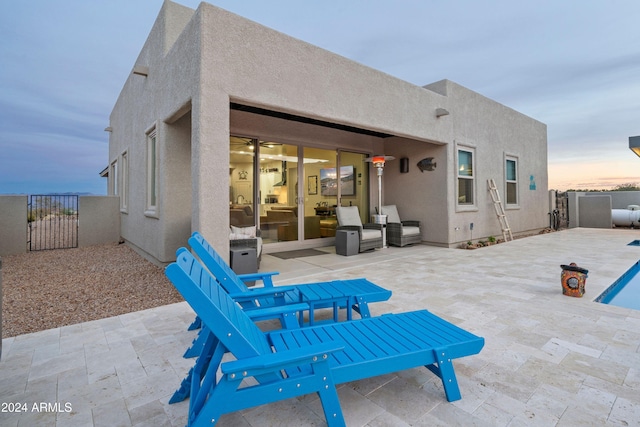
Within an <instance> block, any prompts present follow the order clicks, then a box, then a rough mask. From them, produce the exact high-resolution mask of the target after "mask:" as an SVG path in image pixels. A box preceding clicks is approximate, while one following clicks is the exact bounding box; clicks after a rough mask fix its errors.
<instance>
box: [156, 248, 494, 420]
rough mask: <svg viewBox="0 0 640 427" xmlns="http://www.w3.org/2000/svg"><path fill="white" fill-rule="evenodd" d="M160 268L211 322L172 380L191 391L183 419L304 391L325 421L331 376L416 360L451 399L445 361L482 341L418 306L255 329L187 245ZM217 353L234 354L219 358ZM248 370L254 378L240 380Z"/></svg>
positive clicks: (332, 400) (452, 380) (331, 399)
mask: <svg viewBox="0 0 640 427" xmlns="http://www.w3.org/2000/svg"><path fill="white" fill-rule="evenodd" d="M165 272H166V275H167V277H168V278H169V279H170V280H171V282H172V283H173V284H174V286H175V287H176V288H177V289H178V291H179V292H180V293H181V294H182V296H183V297H184V299H185V300H186V301H187V302H188V303H189V304H190V305H191V307H192V308H193V309H194V310H195V312H196V313H197V314H198V315H199V316H200V318H201V319H202V321H203V323H204V328H207V329H208V330H210V331H211V333H210V334H207V339H206V342H205V343H204V346H203V348H202V352H201V354H200V356H199V357H198V359H197V360H196V363H195V365H194V367H193V368H192V369H191V371H190V372H189V374H188V376H187V378H186V379H185V380H184V381H183V383H182V385H181V389H186V390H187V392H186V394H187V395H190V396H191V398H190V401H189V416H188V426H204V425H212V424H215V423H216V422H217V421H218V420H219V418H220V416H222V415H223V414H225V413H230V412H235V411H238V410H242V409H245V408H249V407H254V406H258V405H263V404H266V403H272V402H276V401H279V400H283V399H288V398H291V397H296V396H301V395H304V394H308V393H318V395H319V397H320V400H321V403H322V408H323V411H324V415H325V418H326V421H327V423H328V424H329V426H344V425H345V421H344V417H343V414H342V409H341V408H340V401H339V399H338V395H337V392H336V388H335V385H336V384H340V383H343V382H349V381H355V380H360V379H363V378H368V377H372V376H377V375H384V374H387V373H391V372H395V371H400V370H404V369H409V368H415V367H419V366H425V367H426V368H428V369H429V370H430V371H432V372H433V373H435V374H436V375H437V376H438V377H440V378H441V380H442V384H443V387H444V390H445V394H446V397H447V399H448V400H449V401H454V400H458V399H460V390H459V387H458V382H457V380H456V376H455V372H454V367H453V363H452V360H453V359H455V358H458V357H464V356H469V355H473V354H477V353H479V352H480V350H481V349H482V347H483V346H484V339H483V338H481V337H478V336H475V335H473V334H471V333H469V332H467V331H465V330H463V329H461V328H459V327H457V326H455V325H453V324H451V323H449V322H447V321H445V320H443V319H441V318H439V317H438V316H436V315H434V314H432V313H430V312H428V311H426V310H420V311H414V312H408V313H400V314H388V315H383V316H379V317H374V318H367V319H362V320H360V321H358V322H340V323H327V324H322V325H317V326H311V327H306V328H299V329H295V330H291V329H283V330H279V331H271V332H263V331H261V330H260V329H259V328H258V327H257V326H256V324H255V323H254V322H253V321H252V320H251V318H250V317H249V316H248V315H247V313H245V312H244V311H243V310H242V309H241V308H240V307H239V306H238V304H237V303H235V302H234V301H233V300H232V299H231V297H230V296H229V295H228V294H227V293H226V292H225V291H224V290H223V289H222V288H221V287H220V284H219V283H218V281H216V280H215V279H214V278H213V277H212V276H211V275H210V274H209V273H208V272H207V271H206V269H204V268H203V266H202V265H201V264H200V263H199V262H198V261H197V260H196V259H195V258H194V257H193V255H191V253H189V251H187V250H186V249H184V250H182V251H179V253H178V257H177V260H176V262H175V263H172V264H170V265H169V266H168V267H167V269H166V270H165ZM226 352H230V353H231V354H232V355H233V356H234V357H235V359H236V360H233V361H230V362H225V363H222V357H223V356H224V354H225V353H226ZM218 370H220V373H221V376H220V377H219V378H218V377H217V375H216V374H217V372H218ZM248 378H253V379H254V380H255V381H253V382H251V383H245V384H243V387H240V385H241V383H242V382H243V380H245V379H248Z"/></svg>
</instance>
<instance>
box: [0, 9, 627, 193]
mask: <svg viewBox="0 0 640 427" xmlns="http://www.w3.org/2000/svg"><path fill="white" fill-rule="evenodd" d="M177 3H180V4H183V5H185V6H189V7H192V8H196V7H197V5H198V3H199V2H198V1H195V0H179V1H177ZM209 3H211V4H214V5H216V6H219V7H222V8H223V9H227V10H229V11H231V12H234V13H236V14H238V15H241V16H244V17H246V18H248V19H251V20H253V21H256V22H258V23H260V24H263V25H266V26H267V27H270V28H273V29H275V30H278V31H280V32H283V33H286V34H288V35H290V36H293V37H296V38H298V39H301V40H304V41H306V42H309V43H311V44H314V45H317V46H319V47H322V48H324V49H327V50H329V51H332V52H335V53H337V54H339V55H342V56H345V57H347V58H349V59H352V60H354V61H356V62H359V63H362V64H365V65H367V66H370V67H372V68H375V69H377V70H380V71H383V72H385V73H388V74H390V75H393V76H395V77H398V78H400V79H403V80H406V81H408V82H410V83H413V84H416V85H419V86H423V85H425V84H429V83H432V82H435V81H438V80H441V79H449V80H452V81H454V82H456V83H458V84H460V85H462V86H465V87H467V88H469V89H471V90H473V91H476V92H479V93H480V94H482V95H484V96H487V97H489V98H492V99H494V100H496V101H498V102H500V103H502V104H505V105H507V106H508V107H510V108H513V109H515V110H517V111H519V112H521V113H523V114H526V115H528V116H530V117H533V118H534V119H536V120H539V121H541V122H543V123H545V124H546V125H547V130H548V153H549V157H548V160H549V187H550V188H554V189H560V190H565V189H568V188H574V189H576V188H589V189H598V188H611V187H614V186H616V185H619V184H625V183H639V184H640V158H638V157H637V156H636V155H635V154H633V153H632V152H631V151H630V150H629V149H628V137H629V136H635V135H640V114H639V113H640V48H638V46H640V27H638V17H640V2H639V1H637V0H627V1H619V0H611V1H604V0H602V1H592V0H585V1H564V2H560V1H557V0H556V1H547V0H539V1H535V2H534V1H531V2H514V1H512V0H493V1H491V2H477V1H472V0H466V1H461V0H451V1H446V2H444V1H435V0H397V1H390V0H387V1H382V0H369V1H364V0H349V1H344V0H325V1H323V2H310V1H299V0H298V1H294V0H272V1H264V0H245V1H231V0H220V1H215V0H212V1H210V2H209ZM161 6H162V0H91V1H85V0H55V1H52V0H32V1H18V0H13V1H5V2H3V4H2V13H0V36H1V38H2V40H3V42H2V43H1V44H0V148H1V150H0V194H12V193H18V194H19V193H29V194H35V193H55V192H88V193H93V194H105V193H106V180H105V179H104V178H100V177H99V172H100V171H101V170H102V169H104V168H105V167H106V166H107V163H108V133H107V132H105V131H104V128H105V127H107V126H108V124H109V114H110V112H111V109H112V108H113V106H114V104H115V101H116V99H117V97H118V94H119V93H120V90H121V89H122V86H123V85H124V83H125V81H126V79H127V76H128V75H129V73H130V72H131V69H132V67H133V64H134V62H135V59H136V57H137V56H138V53H139V52H140V50H141V49H142V46H143V44H144V42H145V40H146V37H147V35H148V34H149V31H150V30H151V26H152V25H153V22H154V20H155V18H156V17H157V14H158V12H159V10H160V8H161Z"/></svg>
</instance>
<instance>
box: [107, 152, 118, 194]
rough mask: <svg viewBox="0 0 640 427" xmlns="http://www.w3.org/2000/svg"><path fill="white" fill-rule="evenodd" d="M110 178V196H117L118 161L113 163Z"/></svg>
mask: <svg viewBox="0 0 640 427" xmlns="http://www.w3.org/2000/svg"><path fill="white" fill-rule="evenodd" d="M109 177H110V178H111V180H110V184H111V188H110V190H111V191H110V192H109V193H110V194H111V195H114V196H117V195H118V178H119V177H118V161H117V160H114V161H113V162H112V163H111V172H109Z"/></svg>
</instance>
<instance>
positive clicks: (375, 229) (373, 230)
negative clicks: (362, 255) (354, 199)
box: [336, 206, 382, 252]
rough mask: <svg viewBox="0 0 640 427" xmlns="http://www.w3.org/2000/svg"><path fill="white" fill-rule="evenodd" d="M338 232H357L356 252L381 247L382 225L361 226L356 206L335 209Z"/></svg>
mask: <svg viewBox="0 0 640 427" xmlns="http://www.w3.org/2000/svg"><path fill="white" fill-rule="evenodd" d="M336 217H337V219H338V227H337V228H336V231H338V230H351V231H357V232H358V237H359V241H360V246H359V250H358V252H364V251H368V250H371V249H375V248H381V247H382V224H369V223H367V224H363V223H362V220H361V219H360V212H359V211H358V207H357V206H338V207H336Z"/></svg>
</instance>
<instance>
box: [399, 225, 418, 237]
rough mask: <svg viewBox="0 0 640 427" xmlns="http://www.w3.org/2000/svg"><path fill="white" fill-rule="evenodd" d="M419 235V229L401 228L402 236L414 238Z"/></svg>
mask: <svg viewBox="0 0 640 427" xmlns="http://www.w3.org/2000/svg"><path fill="white" fill-rule="evenodd" d="M417 234H420V227H413V226H404V227H402V235H403V236H415V235H417Z"/></svg>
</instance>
